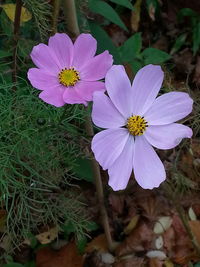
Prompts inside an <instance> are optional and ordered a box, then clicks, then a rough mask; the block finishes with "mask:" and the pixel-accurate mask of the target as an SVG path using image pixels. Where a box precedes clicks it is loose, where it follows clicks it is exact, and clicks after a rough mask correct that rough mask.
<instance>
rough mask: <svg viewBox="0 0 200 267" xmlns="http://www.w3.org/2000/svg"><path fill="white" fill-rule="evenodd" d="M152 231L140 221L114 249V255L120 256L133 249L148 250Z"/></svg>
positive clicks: (131, 251)
mask: <svg viewBox="0 0 200 267" xmlns="http://www.w3.org/2000/svg"><path fill="white" fill-rule="evenodd" d="M152 237H153V231H152V230H151V228H150V227H149V226H148V225H147V224H145V223H142V224H140V225H139V226H138V227H136V228H135V229H134V230H133V231H132V232H131V233H130V235H129V236H128V237H127V238H126V239H125V240H124V241H123V242H122V243H121V244H120V245H119V247H118V248H117V249H116V255H119V256H122V255H126V254H130V253H133V252H134V251H144V250H149V249H150V247H151V243H152Z"/></svg>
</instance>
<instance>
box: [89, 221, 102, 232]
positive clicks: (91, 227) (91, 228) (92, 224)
mask: <svg viewBox="0 0 200 267" xmlns="http://www.w3.org/2000/svg"><path fill="white" fill-rule="evenodd" d="M86 229H87V231H89V232H92V231H95V230H97V229H99V226H98V224H96V223H95V222H92V221H89V222H86Z"/></svg>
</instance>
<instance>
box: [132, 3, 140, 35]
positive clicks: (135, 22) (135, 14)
mask: <svg viewBox="0 0 200 267" xmlns="http://www.w3.org/2000/svg"><path fill="white" fill-rule="evenodd" d="M141 4H142V0H137V1H136V2H135V4H134V6H133V11H132V13H131V28H132V29H133V30H134V31H135V32H137V31H138V28H139V23H140V11H141Z"/></svg>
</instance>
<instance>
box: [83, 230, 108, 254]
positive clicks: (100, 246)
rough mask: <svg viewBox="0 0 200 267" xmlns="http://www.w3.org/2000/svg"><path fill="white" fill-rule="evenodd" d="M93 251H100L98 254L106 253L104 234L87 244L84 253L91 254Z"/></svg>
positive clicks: (106, 246)
mask: <svg viewBox="0 0 200 267" xmlns="http://www.w3.org/2000/svg"><path fill="white" fill-rule="evenodd" d="M94 250H97V251H100V252H107V251H108V245H107V241H106V236H105V234H101V235H99V236H97V237H96V238H94V239H93V240H92V241H91V242H89V243H88V244H87V247H86V249H85V252H88V253H89V252H92V251H94Z"/></svg>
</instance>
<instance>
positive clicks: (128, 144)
mask: <svg viewBox="0 0 200 267" xmlns="http://www.w3.org/2000/svg"><path fill="white" fill-rule="evenodd" d="M163 76H164V75H163V71H162V70H161V68H160V66H155V65H148V66H145V67H144V68H142V69H141V70H139V71H138V73H137V74H136V76H135V79H134V81H133V84H132V86H131V83H130V81H129V79H128V77H127V75H126V72H125V70H124V67H123V66H113V67H112V68H111V69H110V70H109V71H108V73H107V75H106V78H105V84H106V89H107V92H108V95H109V97H108V96H106V95H105V94H104V93H102V92H96V93H94V98H93V111H92V119H93V122H94V123H95V124H96V125H97V126H99V127H101V128H108V129H107V130H104V131H102V132H100V133H98V134H96V135H95V136H94V138H93V140H92V150H93V152H94V155H95V158H96V160H97V161H98V162H99V163H100V165H101V166H102V168H103V169H104V170H106V169H108V173H109V185H110V186H111V187H112V188H113V189H114V190H122V189H125V188H126V186H127V183H128V180H129V178H130V175H131V173H132V170H133V172H134V175H135V179H136V181H137V182H138V184H139V185H140V186H141V187H143V188H145V189H152V188H154V187H158V186H159V185H160V183H162V182H163V181H164V180H165V178H166V173H165V169H164V166H163V164H162V162H161V160H160V159H159V157H158V155H157V154H156V152H155V151H154V149H153V148H152V146H153V147H156V148H159V149H171V148H173V147H175V146H177V145H178V144H179V143H180V142H181V140H182V139H183V138H190V137H191V136H192V130H191V129H190V128H189V127H187V126H184V125H182V124H179V123H174V122H175V121H177V120H180V119H182V118H184V117H185V116H187V115H188V114H189V113H190V112H191V111H192V104H193V101H192V99H191V98H190V97H189V95H188V94H187V93H181V92H170V93H166V94H163V95H162V96H159V97H157V98H156V96H157V94H158V92H159V90H160V88H161V85H162V82H163Z"/></svg>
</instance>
